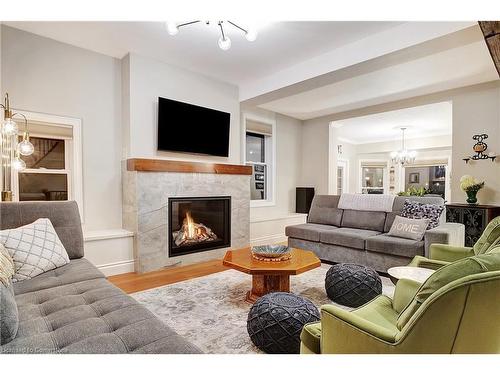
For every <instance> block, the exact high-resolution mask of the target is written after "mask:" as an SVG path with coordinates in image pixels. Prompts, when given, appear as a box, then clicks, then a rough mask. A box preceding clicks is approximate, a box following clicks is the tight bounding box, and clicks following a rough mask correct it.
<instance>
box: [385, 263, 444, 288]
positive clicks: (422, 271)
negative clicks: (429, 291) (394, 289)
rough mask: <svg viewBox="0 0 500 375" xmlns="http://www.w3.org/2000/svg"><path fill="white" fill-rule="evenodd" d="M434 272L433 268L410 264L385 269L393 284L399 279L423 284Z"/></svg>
mask: <svg viewBox="0 0 500 375" xmlns="http://www.w3.org/2000/svg"><path fill="white" fill-rule="evenodd" d="M434 272H435V271H434V270H430V269H428V268H423V267H410V266H402V267H392V268H389V269H388V270H387V273H388V274H389V276H390V278H391V281H392V282H393V283H394V284H396V283H397V282H398V280H399V279H410V280H413V281H416V282H419V283H420V284H423V283H424V282H425V280H427V279H428V278H429V276H430V275H432V274H433V273H434Z"/></svg>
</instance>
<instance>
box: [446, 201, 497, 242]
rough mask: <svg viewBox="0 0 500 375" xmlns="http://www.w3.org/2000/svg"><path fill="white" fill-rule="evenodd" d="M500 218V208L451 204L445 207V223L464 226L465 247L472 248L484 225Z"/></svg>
mask: <svg viewBox="0 0 500 375" xmlns="http://www.w3.org/2000/svg"><path fill="white" fill-rule="evenodd" d="M497 216H500V206H492V205H484V204H475V205H471V204H464V203H451V204H447V205H446V221H448V222H451V223H462V224H464V225H465V246H474V244H475V243H476V241H477V240H478V239H479V237H481V234H482V233H483V231H484V229H485V228H486V225H488V223H489V222H490V221H491V220H492V219H493V218H495V217H497Z"/></svg>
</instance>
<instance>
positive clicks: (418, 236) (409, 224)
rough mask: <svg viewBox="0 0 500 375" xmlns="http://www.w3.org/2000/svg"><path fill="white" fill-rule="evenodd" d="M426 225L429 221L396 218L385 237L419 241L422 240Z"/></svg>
mask: <svg viewBox="0 0 500 375" xmlns="http://www.w3.org/2000/svg"><path fill="white" fill-rule="evenodd" d="M428 224H429V219H409V218H407V217H402V216H396V219H395V220H394V222H393V223H392V227H391V230H390V231H389V233H387V235H388V236H392V237H400V238H408V239H409V240H415V241H421V240H422V238H424V234H425V230H426V229H427V225H428Z"/></svg>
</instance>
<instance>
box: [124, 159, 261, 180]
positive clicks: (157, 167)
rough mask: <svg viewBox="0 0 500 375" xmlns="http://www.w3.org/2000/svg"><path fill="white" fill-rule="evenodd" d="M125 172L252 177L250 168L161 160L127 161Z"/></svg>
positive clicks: (237, 165) (235, 165)
mask: <svg viewBox="0 0 500 375" xmlns="http://www.w3.org/2000/svg"><path fill="white" fill-rule="evenodd" d="M127 170H128V171H138V172H177V173H214V174H241V175H248V176H250V175H252V167H251V166H248V165H239V164H215V163H200V162H192V161H177V160H161V159H127Z"/></svg>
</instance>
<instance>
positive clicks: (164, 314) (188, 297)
mask: <svg viewBox="0 0 500 375" xmlns="http://www.w3.org/2000/svg"><path fill="white" fill-rule="evenodd" d="M329 268H330V266H329V265H325V264H324V265H322V266H321V267H318V268H316V269H314V270H311V271H308V272H306V273H303V274H301V275H298V276H292V277H291V282H290V290H291V291H292V292H293V293H295V294H299V295H301V296H303V297H306V298H308V299H310V300H311V301H312V302H313V303H314V304H315V305H316V306H318V308H319V306H321V305H323V304H327V303H332V302H331V301H330V300H329V299H328V297H327V296H326V293H325V288H324V280H325V275H326V272H327V271H328V269H329ZM251 282H252V281H251V276H249V275H246V274H244V273H241V272H238V271H235V270H227V271H223V272H219V273H215V274H212V275H209V276H204V277H199V278H196V279H191V280H188V281H183V282H179V283H175V284H171V285H166V286H163V287H159V288H155V289H150V290H147V291H144V292H139V293H134V294H132V297H134V298H135V299H136V300H138V301H139V302H141V303H142V304H143V305H144V306H145V307H146V308H148V309H149V310H150V311H152V312H153V313H154V314H156V315H157V316H158V317H159V318H160V319H161V320H162V321H163V322H165V323H166V324H167V325H168V326H169V327H171V328H172V329H174V330H175V331H176V332H177V333H178V334H180V335H181V336H183V337H185V338H186V339H187V340H189V341H190V342H192V343H193V344H195V345H196V346H198V347H199V348H200V349H201V350H202V351H203V352H205V353H216V354H242V353H261V352H260V350H259V349H257V348H256V347H255V346H254V345H253V344H252V342H251V341H250V338H249V336H248V333H247V327H246V321H247V315H248V311H249V310H250V307H251V305H250V304H249V303H247V302H245V301H244V298H245V295H246V292H247V291H248V290H249V289H250V286H251ZM382 286H383V294H386V295H389V296H392V294H393V293H394V285H393V284H392V282H391V281H390V280H389V279H388V278H385V277H382ZM338 306H339V305H338ZM341 307H342V306H341ZM343 308H345V309H348V308H347V307H343Z"/></svg>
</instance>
